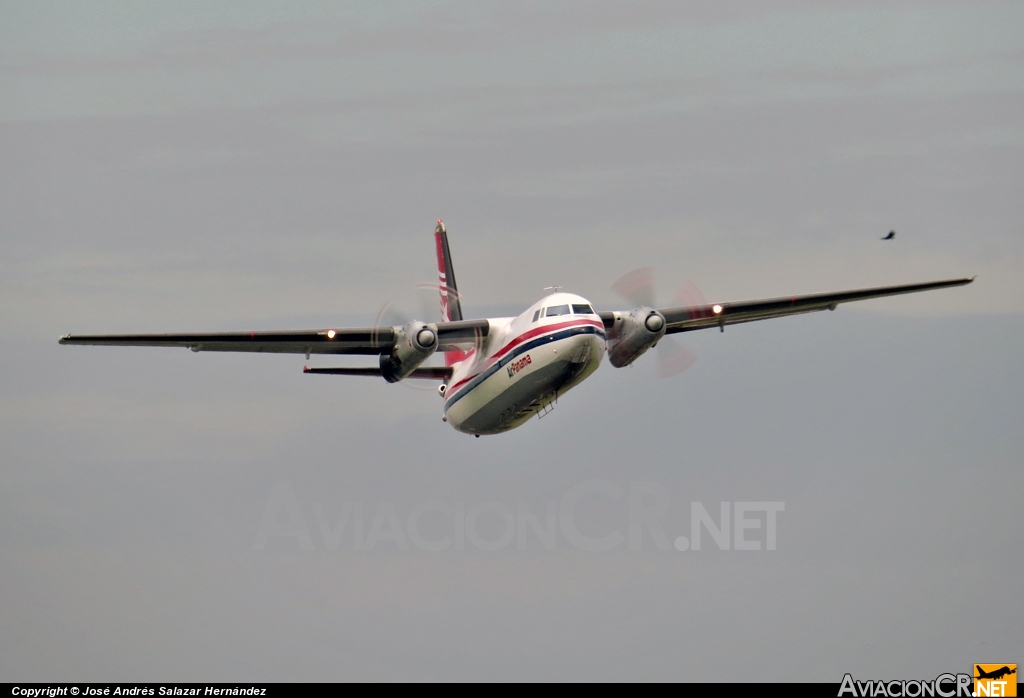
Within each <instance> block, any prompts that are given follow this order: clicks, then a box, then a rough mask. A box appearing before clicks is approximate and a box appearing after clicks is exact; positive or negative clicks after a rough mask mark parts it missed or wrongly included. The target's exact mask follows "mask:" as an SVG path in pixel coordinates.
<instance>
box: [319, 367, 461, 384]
mask: <svg viewBox="0 0 1024 698" xmlns="http://www.w3.org/2000/svg"><path fill="white" fill-rule="evenodd" d="M302 372H303V373H320V374H324V375H331V376H377V377H382V376H383V375H384V374H383V373H382V372H381V370H380V369H379V368H378V367H376V366H342V367H336V368H310V367H309V366H303V367H302ZM451 377H452V368H451V367H450V366H421V367H419V368H416V369H413V372H412V373H410V374H409V375H408V376H406V378H426V379H428V380H438V381H443V380H448V379H449V378H451Z"/></svg>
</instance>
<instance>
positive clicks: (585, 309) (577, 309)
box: [572, 303, 597, 315]
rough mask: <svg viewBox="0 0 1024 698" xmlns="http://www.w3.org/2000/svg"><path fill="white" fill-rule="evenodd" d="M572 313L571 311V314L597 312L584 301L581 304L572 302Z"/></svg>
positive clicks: (591, 313)
mask: <svg viewBox="0 0 1024 698" xmlns="http://www.w3.org/2000/svg"><path fill="white" fill-rule="evenodd" d="M572 313H573V315H596V314H597V313H595V312H594V309H593V308H591V307H590V306H589V305H587V304H586V303H583V304H577V303H573V304H572Z"/></svg>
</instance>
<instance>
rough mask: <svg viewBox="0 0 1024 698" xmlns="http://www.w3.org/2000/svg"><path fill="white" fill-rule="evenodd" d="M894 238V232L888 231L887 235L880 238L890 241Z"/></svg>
mask: <svg viewBox="0 0 1024 698" xmlns="http://www.w3.org/2000/svg"><path fill="white" fill-rule="evenodd" d="M894 237H896V231H895V230H890V231H889V234H888V235H886V236H885V237H884V238H882V240H892V239H893V238H894Z"/></svg>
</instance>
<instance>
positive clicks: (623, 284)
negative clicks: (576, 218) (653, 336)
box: [611, 267, 707, 378]
mask: <svg viewBox="0 0 1024 698" xmlns="http://www.w3.org/2000/svg"><path fill="white" fill-rule="evenodd" d="M611 288H612V290H613V291H615V292H616V293H618V294H619V295H620V296H622V297H623V298H624V299H626V300H627V301H628V302H629V303H632V304H633V305H634V306H636V307H648V308H657V307H658V306H657V304H655V302H654V274H653V271H652V269H651V267H643V268H640V269H634V270H633V271H631V272H628V273H626V274H623V275H622V276H621V277H620V278H619V279H618V281H616V282H615V283H613V284H612V286H611ZM673 305H676V306H685V307H687V308H693V313H694V314H693V317H698V316H699V315H700V313H701V312H702V311H701V308H703V307H706V306H707V301H706V300H705V298H704V296H703V294H701V292H700V289H698V288H697V286H696V285H694V284H693V283H692V282H689V281H688V282H686V283H685V284H683V286H682V287H680V288H679V290H678V292H677V294H676V301H675V302H674V304H673ZM654 349H655V350H656V351H657V356H658V374H659V375H660V376H661V377H662V378H670V377H672V376H676V375H679V374H680V373H682V372H683V371H685V370H687V369H688V368H690V367H691V366H693V364H694V363H696V362H697V355H696V354H694V353H693V352H692V351H691V350H690V349H688V348H687V347H686V346H684V345H683V344H682V342H679V341H678V340H676V339H675V338H674V337H662V338H661V340H660V341H659V342H658V343H657V344H655V345H654Z"/></svg>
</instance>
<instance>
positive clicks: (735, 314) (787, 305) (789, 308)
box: [601, 277, 974, 334]
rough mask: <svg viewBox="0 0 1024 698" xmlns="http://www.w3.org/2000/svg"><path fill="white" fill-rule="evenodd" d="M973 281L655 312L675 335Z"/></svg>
mask: <svg viewBox="0 0 1024 698" xmlns="http://www.w3.org/2000/svg"><path fill="white" fill-rule="evenodd" d="M972 281H974V277H971V278H969V279H949V280H946V281H932V282H929V283H923V284H907V285H905V286H881V287H878V288H863V289H856V290H853V291H839V292H836V293H816V294H813V295H809V296H789V297H784V298H768V299H765V300H754V301H740V302H738V303H713V304H708V305H695V306H684V307H678V308H658V312H660V313H661V314H662V315H664V316H665V322H666V324H667V325H668V327H667V329H666V330H665V334H674V333H676V332H690V331H692V330H703V329H707V328H709V327H720V328H724V327H725V325H734V324H737V323H740V322H753V321H754V320H767V319H769V318H775V317H783V316H786V315H796V314H798V313H811V312H814V311H816V310H826V309H827V310H835V309H836V306H838V305H839V304H840V303H849V302H851V301H862V300H867V299H869V298H881V297H883V296H896V295H900V294H903V293H917V292H919V291H931V290H934V289H937V288H948V287H950V286H963V285H964V284H969V283H971V282H972ZM601 318H602V320H604V324H605V327H610V326H611V325H612V324H613V323H614V318H613V317H612V314H611V313H601Z"/></svg>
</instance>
